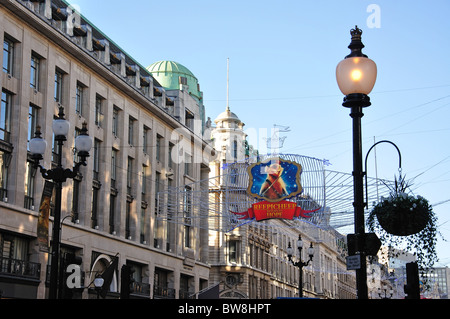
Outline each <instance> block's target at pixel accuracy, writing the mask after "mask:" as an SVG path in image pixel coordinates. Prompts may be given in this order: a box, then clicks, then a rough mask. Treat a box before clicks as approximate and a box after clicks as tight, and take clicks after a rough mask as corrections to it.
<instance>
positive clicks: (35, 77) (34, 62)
mask: <svg viewBox="0 0 450 319" xmlns="http://www.w3.org/2000/svg"><path fill="white" fill-rule="evenodd" d="M40 62H41V61H40V59H39V58H38V57H37V56H36V55H34V54H33V55H32V56H31V69H30V87H32V88H33V89H35V90H36V91H39V71H40Z"/></svg>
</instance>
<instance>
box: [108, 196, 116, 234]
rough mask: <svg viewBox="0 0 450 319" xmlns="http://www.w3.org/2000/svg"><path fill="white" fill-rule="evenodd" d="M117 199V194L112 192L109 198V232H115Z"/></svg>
mask: <svg viewBox="0 0 450 319" xmlns="http://www.w3.org/2000/svg"><path fill="white" fill-rule="evenodd" d="M116 199H117V196H116V195H115V194H114V193H111V196H110V198H109V232H110V234H115V219H116Z"/></svg>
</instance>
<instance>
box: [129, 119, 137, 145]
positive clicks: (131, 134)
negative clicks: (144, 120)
mask: <svg viewBox="0 0 450 319" xmlns="http://www.w3.org/2000/svg"><path fill="white" fill-rule="evenodd" d="M134 122H135V119H134V118H132V117H131V116H130V117H129V118H128V144H129V145H131V146H132V145H134V143H133V141H134Z"/></svg>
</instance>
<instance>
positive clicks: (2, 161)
mask: <svg viewBox="0 0 450 319" xmlns="http://www.w3.org/2000/svg"><path fill="white" fill-rule="evenodd" d="M10 161H11V154H10V153H7V152H3V151H0V201H7V198H8V191H7V185H8V167H9V163H10Z"/></svg>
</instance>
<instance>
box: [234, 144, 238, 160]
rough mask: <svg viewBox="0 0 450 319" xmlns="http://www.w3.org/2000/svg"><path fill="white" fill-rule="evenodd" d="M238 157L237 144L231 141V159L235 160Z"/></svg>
mask: <svg viewBox="0 0 450 319" xmlns="http://www.w3.org/2000/svg"><path fill="white" fill-rule="evenodd" d="M237 157H238V142H237V141H236V140H234V141H233V159H234V160H237Z"/></svg>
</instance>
